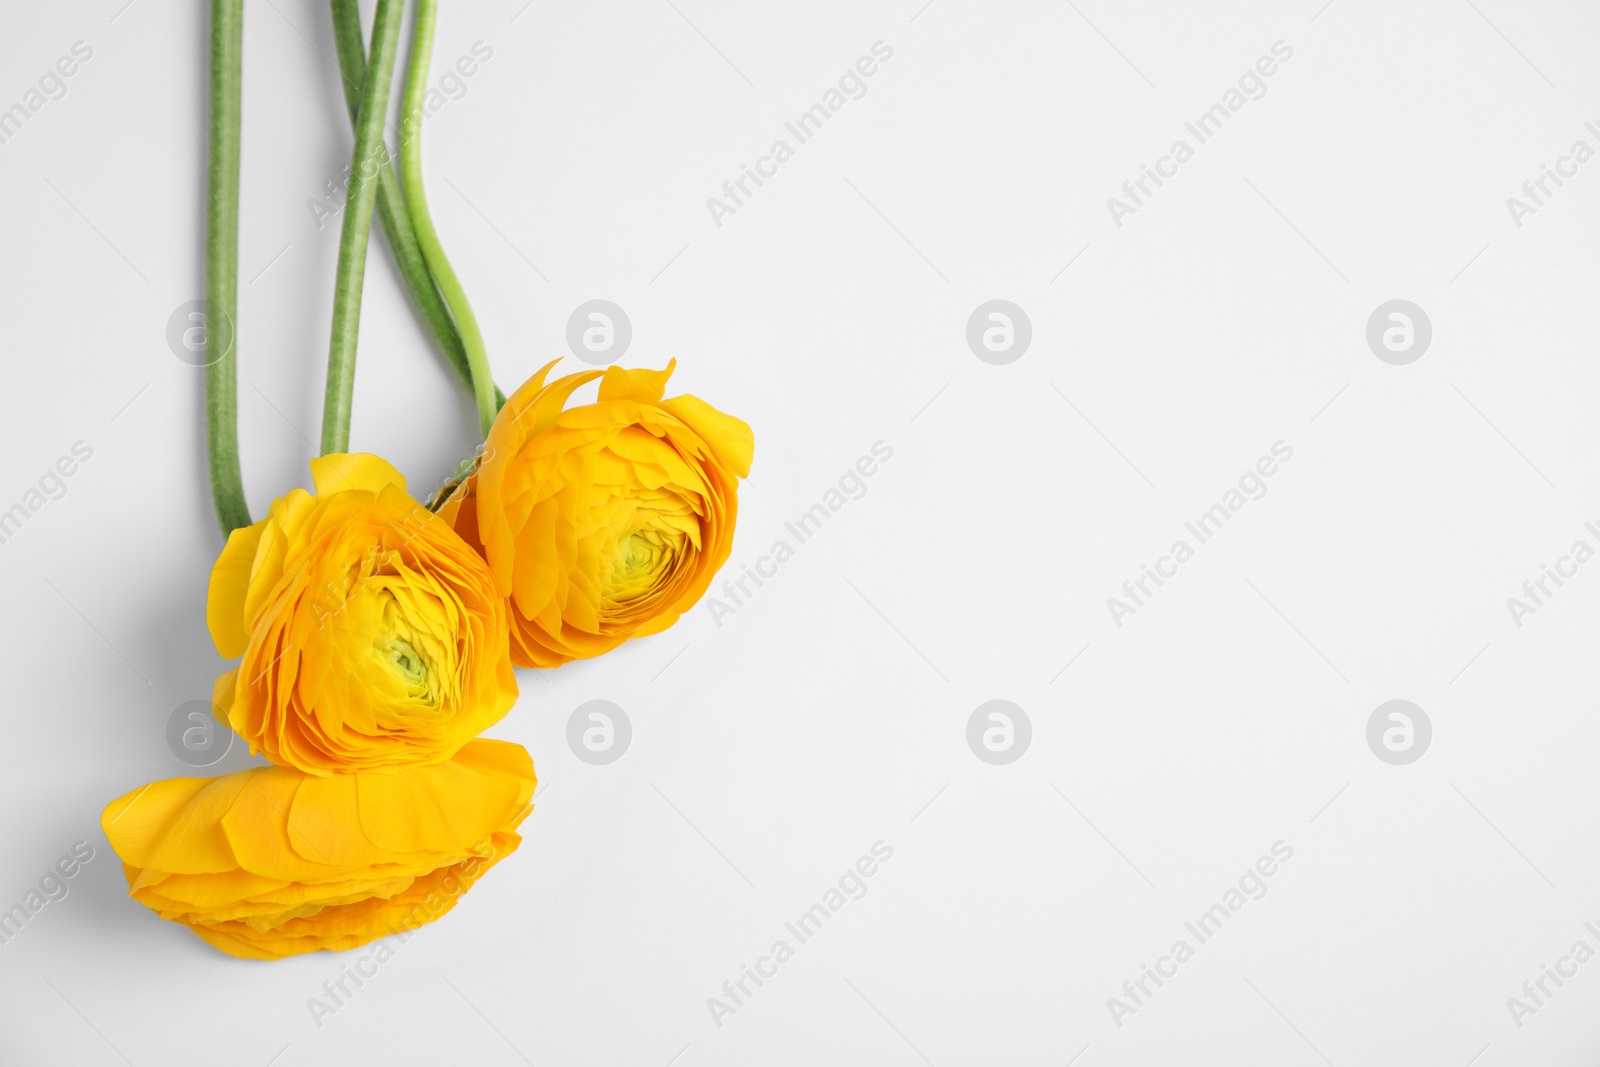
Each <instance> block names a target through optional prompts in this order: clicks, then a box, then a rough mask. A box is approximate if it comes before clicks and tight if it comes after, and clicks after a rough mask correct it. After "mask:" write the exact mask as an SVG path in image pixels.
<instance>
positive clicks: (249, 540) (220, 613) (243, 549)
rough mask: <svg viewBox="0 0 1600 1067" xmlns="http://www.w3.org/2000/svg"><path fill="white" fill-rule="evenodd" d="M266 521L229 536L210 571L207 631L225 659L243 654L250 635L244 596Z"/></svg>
mask: <svg viewBox="0 0 1600 1067" xmlns="http://www.w3.org/2000/svg"><path fill="white" fill-rule="evenodd" d="M265 525H266V523H265V522H258V523H256V524H255V525H253V526H241V527H239V529H237V530H235V531H233V533H231V534H229V535H228V543H227V544H226V545H224V546H223V548H222V555H220V556H218V557H217V562H216V565H215V566H214V567H212V568H211V585H210V588H208V589H207V590H206V628H207V629H209V630H210V631H211V640H212V642H213V643H214V644H215V645H216V646H217V654H218V655H219V656H221V657H222V658H223V659H233V658H234V657H235V656H242V655H244V649H245V646H246V645H247V644H249V642H250V635H249V633H248V632H247V631H246V629H245V624H244V602H245V595H246V594H247V593H248V592H249V589H250V571H251V568H252V565H253V564H254V563H255V558H256V547H257V546H258V545H260V544H261V531H262V528H263V527H264V526H265Z"/></svg>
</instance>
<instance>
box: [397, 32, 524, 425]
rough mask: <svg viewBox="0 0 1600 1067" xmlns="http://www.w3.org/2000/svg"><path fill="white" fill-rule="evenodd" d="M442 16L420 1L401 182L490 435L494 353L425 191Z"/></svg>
mask: <svg viewBox="0 0 1600 1067" xmlns="http://www.w3.org/2000/svg"><path fill="white" fill-rule="evenodd" d="M437 14H438V4H437V0H417V13H416V22H415V28H414V30H413V32H412V37H411V65H410V67H409V68H408V69H407V71H406V88H405V98H404V101H403V103H402V105H401V108H400V115H401V135H400V177H401V181H402V182H403V183H404V185H405V198H406V205H407V207H408V208H409V209H410V211H411V223H412V225H414V226H415V227H416V228H417V242H418V244H420V245H421V247H422V254H423V256H424V257H425V258H426V259H427V261H428V269H429V270H431V271H432V272H433V280H434V283H435V284H437V285H438V286H439V293H440V295H441V296H443V297H444V302H445V303H446V304H448V305H449V307H450V313H451V314H452V315H453V316H455V320H456V328H457V329H458V330H460V331H461V343H462V344H463V345H464V346H465V347H466V350H467V364H468V366H469V367H471V369H472V392H473V398H474V399H475V400H476V401H477V405H478V428H479V430H480V431H481V432H482V434H483V435H484V436H485V437H487V436H488V435H489V427H490V426H491V425H493V424H494V417H495V415H496V414H497V413H498V412H499V410H500V409H499V405H498V404H497V403H496V396H495V387H494V379H493V378H492V377H491V376H490V372H489V354H488V352H487V351H486V350H485V349H484V346H483V334H482V333H481V332H479V330H478V320H477V318H476V317H474V316H473V314H472V305H471V304H469V303H468V302H467V294H466V293H465V292H463V291H462V289H461V282H460V281H459V280H458V279H457V278H456V272H455V271H454V270H453V269H452V268H451V266H450V260H449V259H448V258H447V257H446V256H445V254H444V246H443V245H441V244H440V243H439V234H438V232H437V231H436V230H434V228H433V219H432V217H430V216H429V214H428V199H427V194H426V193H425V192H424V191H423V188H422V114H423V112H422V98H423V95H424V94H426V93H427V91H428V61H429V59H430V58H432V56H433V26H434V22H435V19H436V16H437Z"/></svg>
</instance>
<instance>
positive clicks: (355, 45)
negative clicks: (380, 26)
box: [332, 0, 505, 404]
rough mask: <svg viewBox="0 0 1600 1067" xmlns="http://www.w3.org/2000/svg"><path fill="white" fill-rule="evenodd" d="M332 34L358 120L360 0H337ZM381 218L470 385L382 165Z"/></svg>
mask: <svg viewBox="0 0 1600 1067" xmlns="http://www.w3.org/2000/svg"><path fill="white" fill-rule="evenodd" d="M332 6H333V38H334V43H335V45H336V46H337V48H338V51H339V66H340V67H341V68H342V73H343V75H344V97H345V103H346V105H347V106H348V107H349V110H350V122H351V125H352V126H353V125H354V124H355V122H356V118H357V115H358V112H359V110H360V104H361V86H362V83H363V82H364V81H365V80H366V77H367V43H366V41H364V40H362V37H361V11H360V7H359V4H358V0H333V5H332ZM378 219H379V220H380V221H381V222H382V223H383V228H384V231H385V232H386V233H387V234H388V235H389V249H390V251H392V252H393V253H394V258H395V263H396V265H397V266H398V267H399V268H400V277H401V278H402V280H404V282H405V285H406V291H407V292H409V293H410V294H411V302H412V303H413V304H414V305H415V306H416V309H417V313H418V314H419V315H421V316H422V321H423V324H424V325H425V326H427V328H428V332H429V334H431V335H432V336H433V339H434V342H435V343H436V344H437V345H438V346H439V351H440V352H442V353H444V357H445V359H446V360H447V361H448V362H449V364H450V366H451V368H452V369H453V370H454V371H455V372H456V374H457V376H458V377H460V379H461V381H462V382H463V383H464V384H465V385H466V387H467V388H468V389H471V388H472V367H471V365H470V364H468V362H467V350H466V349H465V348H463V347H462V345H461V335H460V334H459V333H457V332H456V325H455V322H454V320H452V319H451V318H450V309H449V308H447V307H445V305H444V301H443V300H441V299H440V298H439V291H438V290H437V289H436V288H434V284H433V275H431V274H429V273H428V262H427V260H426V259H424V258H423V256H422V249H421V247H420V246H418V244H417V231H416V229H415V228H414V227H413V226H412V225H411V216H410V215H409V214H408V213H407V212H406V203H405V198H404V196H403V195H402V194H401V192H400V180H399V179H398V178H396V177H395V173H394V170H393V169H392V168H390V167H384V168H383V169H382V170H381V171H379V172H378ZM495 400H496V401H497V403H499V404H504V403H505V394H503V393H501V392H500V391H499V390H498V389H496V390H495Z"/></svg>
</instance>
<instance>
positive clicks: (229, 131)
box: [206, 0, 250, 537]
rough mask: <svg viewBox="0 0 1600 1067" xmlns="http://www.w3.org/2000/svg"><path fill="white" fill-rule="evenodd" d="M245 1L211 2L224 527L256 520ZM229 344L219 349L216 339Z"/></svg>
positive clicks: (217, 489) (215, 468) (213, 291)
mask: <svg viewBox="0 0 1600 1067" xmlns="http://www.w3.org/2000/svg"><path fill="white" fill-rule="evenodd" d="M243 50H244V0H212V3H211V161H210V167H209V169H208V170H207V172H206V318H207V322H206V341H207V346H206V348H207V351H206V356H207V358H208V359H210V360H211V362H210V363H208V364H207V366H206V455H207V458H208V460H209V462H210V467H211V498H212V501H213V502H214V503H215V505H216V509H217V523H218V525H220V526H221V527H222V534H223V536H224V537H226V536H227V535H228V534H230V533H232V532H233V531H234V530H237V529H238V528H239V527H241V526H249V525H250V509H249V508H248V507H247V506H246V504H245V500H244V482H243V480H242V479H241V477H240V475H239V415H238V408H239V384H238V370H237V360H236V355H237V353H238V348H239V346H238V340H237V331H236V329H235V328H234V324H235V323H236V322H237V321H238V315H237V311H238V302H239V96H240V86H241V82H242V78H241V74H240V68H241V63H240V57H241V55H242V53H243ZM217 337H220V338H222V339H223V343H224V345H225V346H226V347H225V348H224V349H223V351H222V353H221V355H217V356H213V355H212V353H211V351H210V342H211V340H212V339H213V338H217Z"/></svg>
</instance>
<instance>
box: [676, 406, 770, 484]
mask: <svg viewBox="0 0 1600 1067" xmlns="http://www.w3.org/2000/svg"><path fill="white" fill-rule="evenodd" d="M661 406H662V407H663V408H666V409H667V410H668V411H670V412H672V413H673V414H674V415H676V416H678V418H680V419H682V420H683V422H684V423H685V424H686V425H688V426H689V427H690V428H691V429H693V430H694V431H695V432H696V433H698V434H699V435H700V436H701V437H704V438H705V439H706V443H707V444H709V445H710V446H711V447H712V448H714V449H716V450H717V452H718V453H719V454H720V455H721V457H722V459H723V461H724V462H725V463H726V464H727V466H728V469H729V470H731V471H733V472H734V473H735V474H737V475H738V476H739V477H741V478H748V477H749V476H750V461H751V460H752V459H754V458H755V448H756V435H755V433H754V432H753V431H751V429H750V424H749V423H747V422H745V421H744V420H743V419H740V418H735V417H734V416H732V415H728V414H725V413H724V412H721V411H718V410H717V409H716V408H714V407H712V406H711V405H710V404H707V403H706V402H705V401H704V400H701V399H700V398H699V397H697V396H692V395H690V394H689V393H684V394H683V395H682V396H675V397H673V398H672V399H671V400H668V401H666V402H665V403H664V404H662V405H661Z"/></svg>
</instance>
